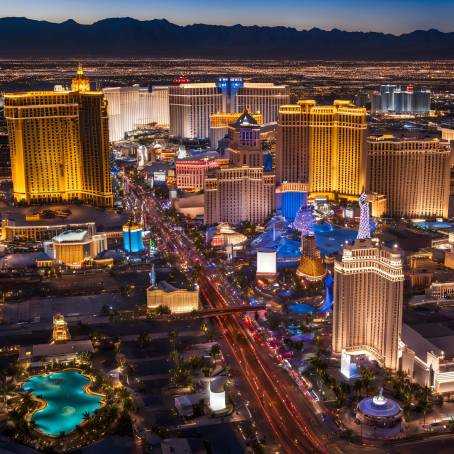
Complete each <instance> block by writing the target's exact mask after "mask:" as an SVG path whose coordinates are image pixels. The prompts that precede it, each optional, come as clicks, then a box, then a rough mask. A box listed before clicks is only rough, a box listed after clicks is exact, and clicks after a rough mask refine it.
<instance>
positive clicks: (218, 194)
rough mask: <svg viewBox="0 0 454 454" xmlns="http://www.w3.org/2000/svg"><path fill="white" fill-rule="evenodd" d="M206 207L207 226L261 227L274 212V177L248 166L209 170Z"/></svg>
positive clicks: (206, 179) (206, 186)
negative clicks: (241, 224)
mask: <svg viewBox="0 0 454 454" xmlns="http://www.w3.org/2000/svg"><path fill="white" fill-rule="evenodd" d="M204 205H205V224H216V223H219V222H227V223H229V224H239V223H240V222H243V221H248V222H251V223H254V224H261V223H263V222H264V221H265V220H266V218H267V217H268V216H270V215H271V214H272V213H273V211H274V175H273V174H267V173H265V172H264V171H263V169H262V168H255V167H254V168H251V167H247V166H244V167H223V168H219V169H215V170H214V171H213V172H211V171H210V172H208V173H207V176H206V178H205V200H204Z"/></svg>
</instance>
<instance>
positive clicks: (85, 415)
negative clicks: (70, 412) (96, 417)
mask: <svg viewBox="0 0 454 454" xmlns="http://www.w3.org/2000/svg"><path fill="white" fill-rule="evenodd" d="M83 418H84V421H89V420H90V418H91V416H90V413H88V411H86V412H84V414H83Z"/></svg>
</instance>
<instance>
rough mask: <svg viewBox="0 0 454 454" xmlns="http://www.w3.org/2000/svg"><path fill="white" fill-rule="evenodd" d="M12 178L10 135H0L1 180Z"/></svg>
mask: <svg viewBox="0 0 454 454" xmlns="http://www.w3.org/2000/svg"><path fill="white" fill-rule="evenodd" d="M3 178H6V179H9V178H11V159H10V154H9V145H8V135H7V134H2V133H0V180H2V179H3Z"/></svg>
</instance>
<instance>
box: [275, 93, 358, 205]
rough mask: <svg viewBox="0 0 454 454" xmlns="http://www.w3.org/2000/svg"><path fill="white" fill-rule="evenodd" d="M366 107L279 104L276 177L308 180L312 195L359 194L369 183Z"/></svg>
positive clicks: (349, 196) (345, 103)
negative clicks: (366, 179)
mask: <svg viewBox="0 0 454 454" xmlns="http://www.w3.org/2000/svg"><path fill="white" fill-rule="evenodd" d="M366 130H367V123H366V109H364V108H361V107H354V106H353V105H352V104H351V102H350V101H334V104H333V105H332V106H317V105H316V102H315V101H313V100H303V101H299V102H298V103H297V104H292V105H283V106H281V107H280V108H279V118H278V145H277V157H276V179H277V181H278V182H279V183H283V182H289V183H308V184H309V192H310V193H311V196H315V197H328V198H330V199H333V198H336V197H340V198H347V199H356V198H357V197H358V196H359V195H360V194H361V192H362V190H363V189H364V187H365V174H366Z"/></svg>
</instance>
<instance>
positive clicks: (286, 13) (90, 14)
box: [0, 0, 454, 34]
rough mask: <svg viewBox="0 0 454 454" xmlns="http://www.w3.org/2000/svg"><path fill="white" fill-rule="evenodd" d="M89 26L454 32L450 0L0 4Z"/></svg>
mask: <svg viewBox="0 0 454 454" xmlns="http://www.w3.org/2000/svg"><path fill="white" fill-rule="evenodd" d="M1 16H3V17H5V16H24V17H28V18H31V19H44V20H49V21H52V22H61V21H64V20H66V19H69V18H71V19H74V20H76V21H77V22H81V23H92V22H94V21H96V20H99V19H103V18H106V17H125V16H129V17H134V18H137V19H155V18H166V19H168V20H169V21H171V22H174V23H176V24H180V25H186V24H192V23H207V24H225V25H231V24H238V23H239V24H243V25H284V26H291V27H295V28H297V29H310V28H312V27H319V28H322V29H328V30H329V29H332V28H339V29H341V30H349V31H382V32H387V33H394V34H400V33H406V32H409V31H413V30H417V29H423V30H427V29H429V28H437V29H438V30H441V31H445V32H448V31H454V22H453V17H454V0H362V1H359V0H272V1H271V0H223V1H219V0H218V1H217V0H38V1H37V0H0V17H1Z"/></svg>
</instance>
